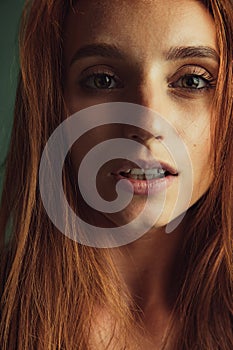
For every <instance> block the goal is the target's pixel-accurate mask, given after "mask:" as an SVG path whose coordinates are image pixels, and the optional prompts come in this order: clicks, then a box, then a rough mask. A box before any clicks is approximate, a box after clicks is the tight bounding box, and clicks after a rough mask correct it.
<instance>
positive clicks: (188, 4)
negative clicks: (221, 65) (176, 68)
mask: <svg viewBox="0 0 233 350" xmlns="http://www.w3.org/2000/svg"><path fill="white" fill-rule="evenodd" d="M75 10H76V11H75V12H73V11H70V12H69V14H68V16H67V18H66V21H65V28H64V33H65V34H64V35H65V36H64V39H65V40H64V41H65V55H66V54H67V52H69V53H71V51H73V50H75V49H76V48H77V47H79V46H83V45H87V44H92V43H99V42H104V43H109V44H112V43H114V44H116V45H118V46H121V47H122V49H123V50H124V49H125V50H128V51H130V50H133V51H134V54H137V55H144V56H148V57H149V56H150V55H153V56H154V55H155V54H159V53H160V52H162V51H166V50H168V49H169V47H171V46H177V45H183V46H185V45H187V46H188V45H208V46H211V47H213V48H216V47H217V44H216V33H215V26H214V21H213V19H212V17H211V15H210V14H209V13H208V11H207V9H206V8H205V6H204V5H203V4H202V3H201V2H200V1H196V0H111V1H109V0H100V1H97V0H89V1H86V0H78V1H77V4H76V7H75Z"/></svg>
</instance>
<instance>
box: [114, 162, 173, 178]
mask: <svg viewBox="0 0 233 350" xmlns="http://www.w3.org/2000/svg"><path fill="white" fill-rule="evenodd" d="M136 163H138V164H140V166H138V165H136ZM134 164H135V165H134ZM133 168H138V169H139V168H142V169H153V168H160V169H161V168H162V169H164V170H165V171H168V172H169V173H170V174H172V175H177V174H178V171H177V170H176V169H175V168H174V167H173V166H172V165H171V164H169V163H167V162H164V161H161V160H158V159H153V160H144V159H137V160H136V159H135V162H133V161H128V160H125V161H123V162H122V163H121V165H120V167H118V168H117V169H115V170H114V171H113V172H112V174H113V175H118V174H120V173H121V172H125V171H127V170H129V169H133Z"/></svg>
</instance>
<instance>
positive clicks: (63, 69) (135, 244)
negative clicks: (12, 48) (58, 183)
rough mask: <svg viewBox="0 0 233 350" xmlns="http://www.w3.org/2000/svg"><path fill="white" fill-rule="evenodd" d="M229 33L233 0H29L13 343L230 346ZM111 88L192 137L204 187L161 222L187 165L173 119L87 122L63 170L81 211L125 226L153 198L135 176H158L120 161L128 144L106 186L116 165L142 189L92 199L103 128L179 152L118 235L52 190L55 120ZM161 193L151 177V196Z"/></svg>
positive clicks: (213, 349)
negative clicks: (78, 223)
mask: <svg viewBox="0 0 233 350" xmlns="http://www.w3.org/2000/svg"><path fill="white" fill-rule="evenodd" d="M232 34H233V4H232V0H222V1H220V0H219V1H215V0H209V1H186V0H175V1H174V0H169V1H167V2H166V5H164V3H163V2H162V1H160V0H152V1H142V0H138V1H135V2H133V4H132V2H131V1H128V0H124V1H123V0H119V1H111V2H109V1H107V0H106V1H105V0H103V1H95V0H91V1H88V2H86V1H84V0H80V1H75V2H72V3H71V2H70V3H68V2H66V1H61V0H59V1H57V0H56V1H53V0H49V1H48V0H46V1H44V0H43V1H40V2H38V1H28V2H27V3H26V5H25V10H24V13H23V17H22V28H21V35H20V67H21V69H20V75H19V83H18V90H17V97H16V105H15V120H14V126H13V132H12V139H11V146H10V150H9V154H8V158H7V168H6V177H5V184H4V190H3V196H2V202H1V203H2V204H1V211H0V215H1V216H0V227H1V247H2V254H1V258H2V260H1V270H2V286H4V288H2V292H1V295H2V297H1V324H0V339H1V340H0V344H1V349H117V350H118V349H120V350H121V349H173V350H174V349H179V350H180V349H202V350H204V349H208V350H217V349H219V350H220V349H221V350H231V349H232V348H233V332H232V329H233V316H232V311H233V301H232V266H233V261H232V213H233V200H232V199H233V193H232V188H233V178H232V176H231V175H230V171H229V170H230V169H231V167H232V162H233V144H232V137H233V123H232V120H233V119H232V91H233V89H232V58H233V45H232V43H233V35H232ZM106 102H108V103H114V102H123V103H132V104H134V105H135V106H136V105H137V106H139V105H140V106H144V107H145V108H149V109H152V110H154V111H156V113H158V114H160V115H161V116H163V119H164V120H166V122H167V124H166V125H168V123H169V124H171V125H172V128H174V129H175V130H176V131H177V134H178V136H179V137H180V138H181V139H182V140H183V141H184V144H185V145H186V148H187V152H188V154H189V156H190V161H191V165H192V169H193V178H192V186H193V190H192V193H191V198H190V202H189V205H188V208H186V209H188V212H187V214H186V215H185V217H184V218H183V220H182V221H181V222H180V223H179V225H178V226H177V227H175V229H174V230H173V232H172V233H171V234H170V235H167V234H165V227H166V225H167V224H169V222H170V221H171V212H172V208H173V207H174V205H175V201H176V198H177V188H178V187H177V186H178V185H177V183H178V182H179V179H180V178H181V177H182V174H184V173H185V166H184V165H182V164H181V165H180V166H179V167H178V168H176V165H177V164H176V162H175V161H174V159H173V158H172V156H171V155H170V154H169V152H168V151H166V149H165V147H164V146H163V145H164V143H163V141H164V142H165V144H166V128H164V129H163V128H161V129H159V128H158V127H157V124H156V123H155V124H149V121H148V120H149V119H147V118H144V121H143V123H144V124H145V127H144V128H143V129H142V128H138V127H135V126H134V125H129V124H127V125H125V124H124V123H123V124H122V123H121V124H116V125H110V124H109V125H102V126H98V128H95V129H93V130H90V131H89V132H88V133H87V134H85V135H82V137H81V138H80V140H78V141H77V142H76V143H75V144H74V146H73V147H72V151H71V152H70V154H69V156H68V157H67V159H66V164H65V170H64V174H63V175H64V176H63V185H64V188H65V191H66V194H67V197H68V198H69V204H70V205H71V206H72V208H73V209H74V210H76V212H77V213H78V214H79V215H80V217H81V218H82V219H83V220H85V221H86V222H89V223H90V224H93V225H94V224H95V226H96V227H103V228H111V227H113V228H114V227H120V226H122V225H124V224H127V223H128V222H130V221H131V220H133V219H134V218H135V217H137V216H138V215H139V214H140V212H141V210H142V208H143V205H144V204H145V198H146V197H147V194H148V193H147V192H148V191H147V190H148V188H149V187H146V189H147V190H146V191H144V192H143V191H142V193H141V192H140V190H139V187H140V186H139V185H140V184H143V186H144V184H145V183H147V180H148V179H146V180H145V178H139V177H138V176H139V175H143V176H144V175H145V174H141V173H140V174H139V173H137V169H139V168H140V167H139V166H137V165H135V164H134V163H130V164H127V166H128V167H129V169H126V167H125V166H124V167H123V168H122V164H121V162H122V159H120V160H119V159H118V160H114V159H113V160H112V161H110V162H108V163H106V165H103V167H101V169H100V171H99V175H98V176H97V187H98V189H99V192H100V194H101V196H102V197H103V198H104V199H105V200H108V201H109V203H110V202H111V201H113V200H114V199H115V196H116V192H115V187H116V184H117V182H118V180H119V176H121V177H123V178H124V179H126V182H127V183H128V182H130V183H131V185H132V187H131V188H133V189H134V192H135V193H134V197H133V199H132V202H131V203H130V204H129V205H128V206H127V207H126V208H125V209H124V210H121V211H117V212H116V213H106V212H98V210H96V209H93V208H92V207H91V206H90V205H88V204H87V203H85V201H84V200H83V199H82V197H81V195H80V193H79V190H80V189H79V188H78V187H77V185H76V184H77V181H76V180H75V179H77V172H78V169H79V166H80V164H81V161H82V159H83V157H84V155H85V154H87V153H88V152H90V150H91V149H92V148H93V147H94V146H95V145H96V144H98V143H100V142H102V141H105V140H108V139H112V138H116V137H121V138H125V139H127V140H133V141H134V142H136V143H137V145H139V146H140V147H139V148H138V151H137V154H136V157H137V158H140V159H142V160H143V161H144V162H145V168H146V169H149V170H150V171H151V168H152V167H153V168H154V165H153V166H152V165H151V163H150V162H149V161H148V159H149V156H148V154H147V153H146V149H148V150H149V151H150V155H153V157H154V158H155V159H159V161H161V163H162V162H164V164H165V163H166V164H168V165H167V169H166V171H168V168H169V169H170V175H169V176H170V177H172V176H173V182H172V184H171V186H169V187H166V188H165V189H163V190H162V194H164V192H166V198H165V202H164V210H163V212H162V214H161V216H158V220H157V221H156V223H155V224H154V225H153V226H151V227H150V229H149V230H148V232H147V233H146V234H145V235H142V236H141V237H140V238H138V239H137V240H134V241H131V242H128V244H124V245H120V244H119V245H118V247H114V248H113V247H108V248H106V247H105V249H103V247H95V246H88V245H83V244H79V243H78V242H77V241H75V240H71V239H70V238H69V237H66V235H64V234H63V233H62V232H60V231H59V229H57V227H56V226H55V225H53V223H52V222H51V220H50V218H49V215H48V214H47V212H46V210H45V208H44V206H43V203H42V198H41V196H40V186H39V168H40V164H41V163H40V162H41V157H42V153H43V150H44V148H45V146H46V143H47V142H48V140H49V137H50V136H51V134H52V132H53V131H54V130H55V129H56V128H57V127H58V126H59V125H60V124H61V123H62V122H63V121H65V120H69V118H70V115H71V114H73V113H75V112H79V111H82V110H83V109H85V108H88V107H91V106H94V105H99V104H102V103H106ZM80 127H81V126H80ZM148 130H151V132H148ZM145 147H146V148H145ZM164 164H162V168H164V167H165V168H166V166H165V165H164ZM113 168H114V169H115V170H113ZM132 168H133V169H132ZM171 168H172V169H173V170H171ZM135 169H136V172H135ZM120 170H121V171H120ZM132 170H133V171H132ZM129 171H130V172H129ZM129 174H130V175H129ZM137 174H139V175H137ZM133 175H136V176H137V177H135V178H134V179H133ZM149 175H151V173H150V174H149ZM152 175H153V174H152ZM189 175H190V174H189ZM163 176H164V174H163ZM175 176H176V178H175ZM190 176H191V175H190ZM152 180H153V179H152ZM143 181H144V182H143ZM148 181H149V180H148ZM154 183H158V180H157V179H156V180H155V181H154ZM145 186H147V185H145ZM165 190H166V191H165ZM155 192H156V191H155ZM160 195H161V192H159V193H158V192H156V193H152V197H151V198H152V206H153V208H154V210H155V211H156V208H157V205H158V201H159V200H160ZM153 208H152V209H153ZM182 210H183V211H184V208H183V209H182ZM182 210H180V212H179V213H178V215H180V214H182ZM151 216H153V210H151V211H150V212H149V216H148V219H150V218H151ZM10 224H11V225H12V235H11V237H10V238H8V241H7V236H6V231H7V227H8V226H9V225H10ZM6 241H7V242H6Z"/></svg>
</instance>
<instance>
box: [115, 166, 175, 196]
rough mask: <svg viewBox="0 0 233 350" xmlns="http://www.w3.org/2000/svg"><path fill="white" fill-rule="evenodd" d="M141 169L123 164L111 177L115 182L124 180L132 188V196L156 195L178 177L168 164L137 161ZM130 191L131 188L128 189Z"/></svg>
mask: <svg viewBox="0 0 233 350" xmlns="http://www.w3.org/2000/svg"><path fill="white" fill-rule="evenodd" d="M138 164H140V165H141V166H142V167H141V168H140V167H139V166H138V165H137V166H136V167H135V163H132V162H125V163H124V164H123V165H122V167H121V168H120V169H118V170H116V171H114V172H112V175H113V176H114V177H116V179H117V180H121V179H126V180H128V182H129V183H130V184H131V186H133V189H134V194H148V193H149V192H150V193H152V194H153V193H158V192H160V191H162V190H165V189H166V188H167V187H169V186H170V185H171V184H172V183H173V181H174V180H175V179H176V178H177V177H178V175H179V173H178V171H177V170H176V169H175V168H174V167H173V166H172V165H170V164H168V163H165V162H160V161H158V160H156V161H154V162H145V161H142V160H139V161H138ZM130 189H131V191H132V187H130Z"/></svg>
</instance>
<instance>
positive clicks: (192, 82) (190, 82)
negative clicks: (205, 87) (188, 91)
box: [184, 77, 199, 87]
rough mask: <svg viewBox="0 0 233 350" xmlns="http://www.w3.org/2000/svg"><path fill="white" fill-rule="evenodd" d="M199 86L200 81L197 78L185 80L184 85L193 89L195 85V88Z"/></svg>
mask: <svg viewBox="0 0 233 350" xmlns="http://www.w3.org/2000/svg"><path fill="white" fill-rule="evenodd" d="M198 84H199V79H198V78H197V77H186V78H185V80H184V85H186V86H188V87H192V86H193V85H194V87H197V86H198Z"/></svg>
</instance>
